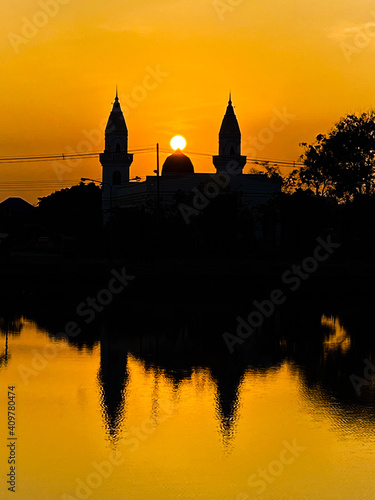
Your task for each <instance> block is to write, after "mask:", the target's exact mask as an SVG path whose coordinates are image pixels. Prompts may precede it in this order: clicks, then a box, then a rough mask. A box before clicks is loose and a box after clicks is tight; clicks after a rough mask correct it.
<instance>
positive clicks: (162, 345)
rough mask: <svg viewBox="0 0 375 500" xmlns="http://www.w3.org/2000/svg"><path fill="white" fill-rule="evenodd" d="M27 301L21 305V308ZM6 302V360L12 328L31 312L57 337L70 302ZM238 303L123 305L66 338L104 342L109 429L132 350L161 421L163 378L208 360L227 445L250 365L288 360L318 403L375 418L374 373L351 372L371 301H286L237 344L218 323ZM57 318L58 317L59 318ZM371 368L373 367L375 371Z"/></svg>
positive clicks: (366, 354)
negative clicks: (230, 343) (232, 345)
mask: <svg viewBox="0 0 375 500" xmlns="http://www.w3.org/2000/svg"><path fill="white" fill-rule="evenodd" d="M21 309H22V310H21ZM21 309H20V308H19V306H18V308H17V311H15V310H14V311H12V310H11V309H9V308H8V312H7V314H6V315H3V316H1V318H0V328H1V332H2V335H3V338H4V344H3V345H2V352H1V354H0V368H1V367H4V366H5V365H6V363H7V360H8V359H9V356H10V352H11V338H12V336H13V335H20V334H21V335H22V317H27V318H28V319H31V320H33V321H34V322H35V323H36V325H37V326H38V328H40V329H42V330H43V331H45V332H48V334H49V335H50V336H51V337H54V338H56V337H59V334H58V333H57V332H59V331H62V325H63V323H64V322H65V321H66V319H69V318H71V317H72V316H71V314H72V311H71V310H70V309H69V306H67V307H66V309H65V310H64V311H63V313H62V309H61V305H59V306H58V310H59V311H60V312H59V314H56V310H54V307H53V306H52V305H49V307H48V308H46V307H45V306H43V307H41V308H40V307H39V306H38V305H36V304H35V303H34V304H33V305H32V308H30V305H28V304H24V305H23V306H22V308H21ZM236 314H238V311H236V312H234V311H233V310H231V309H230V308H221V309H218V308H215V307H207V308H203V309H202V308H196V309H194V308H193V306H190V307H189V308H186V309H181V308H175V309H173V308H170V309H168V308H165V309H163V310H161V309H160V308H155V309H148V310H147V311H145V310H144V308H142V307H139V308H137V307H129V308H128V309H127V310H126V314H125V310H124V307H123V306H121V308H120V307H119V308H118V309H115V308H114V309H111V311H110V313H108V314H107V315H103V316H100V317H99V318H98V319H97V321H95V322H94V323H93V324H92V325H90V328H88V329H87V330H85V331H83V332H82V334H80V335H78V336H77V337H76V338H71V339H69V343H70V344H71V346H74V348H76V349H80V350H82V349H86V350H90V349H92V348H93V347H94V346H95V345H97V344H100V368H99V370H98V375H97V376H98V385H99V388H100V389H99V390H100V401H101V411H102V415H103V420H104V422H105V426H106V431H107V436H108V439H109V440H110V441H111V442H112V443H116V442H117V440H118V439H120V437H121V431H122V428H123V423H124V420H125V419H126V412H127V404H128V402H127V387H128V384H129V359H130V358H134V359H137V360H138V361H139V362H141V363H142V364H143V367H144V370H145V372H146V373H148V374H150V376H151V378H152V391H151V393H152V396H151V402H150V405H151V411H150V414H151V418H154V419H155V421H157V418H158V412H159V403H160V401H159V390H158V387H159V383H160V380H161V377H164V378H166V379H168V381H169V383H170V384H171V386H172V387H173V391H174V392H175V393H176V394H178V392H179V390H180V386H181V384H182V383H184V381H187V380H189V379H191V378H192V377H193V376H194V374H195V373H196V372H197V370H204V371H205V373H206V374H208V377H209V380H210V382H211V383H212V384H214V386H215V388H216V399H215V405H216V407H215V411H216V417H217V420H218V427H219V429H220V433H221V438H222V442H223V444H224V446H228V445H229V444H230V443H231V441H232V439H233V437H234V435H235V433H236V423H237V421H238V418H239V416H240V411H241V410H240V402H239V397H240V396H239V395H240V386H241V383H242V381H243V379H244V377H245V376H247V375H248V374H249V373H250V374H251V373H254V374H266V373H267V372H268V371H269V370H274V369H277V368H278V367H280V366H281V365H282V364H283V363H288V364H289V366H290V367H291V370H292V371H293V370H294V371H295V372H296V373H298V376H299V377H300V379H301V390H302V391H303V393H304V395H305V397H306V398H307V399H308V400H309V401H312V402H313V404H314V405H316V406H319V405H325V406H326V407H327V408H331V409H332V411H334V412H336V414H337V412H339V413H343V414H345V420H346V422H350V421H352V423H355V421H356V419H357V418H361V419H364V418H365V419H367V420H368V421H371V422H372V421H374V420H375V409H374V405H373V403H374V401H375V384H374V383H373V381H372V379H371V380H367V383H365V384H363V387H361V390H360V391H357V390H355V387H354V385H353V381H352V378H351V377H352V376H353V374H355V375H356V376H358V377H360V378H362V380H363V378H364V369H365V365H364V360H368V362H369V363H370V362H371V360H372V361H373V362H374V364H375V361H374V354H375V337H374V336H373V335H372V329H373V318H372V311H371V306H370V304H361V305H359V306H355V305H348V304H346V305H345V307H343V306H341V305H340V306H337V305H336V306H335V305H331V306H330V307H327V305H325V306H324V307H323V306H321V305H320V304H314V303H311V302H309V303H295V304H292V303H290V304H287V305H286V306H285V307H284V308H282V309H280V310H279V311H277V312H276V314H274V315H273V316H272V317H271V318H269V319H268V320H267V321H266V322H265V323H264V325H263V327H262V329H261V330H259V331H258V332H257V333H256V334H255V335H253V336H252V337H250V338H249V339H248V340H246V342H244V343H243V344H242V345H240V346H237V347H236V349H235V352H234V353H233V354H231V353H230V352H229V350H228V348H227V346H226V345H225V343H224V342H223V339H222V333H223V332H224V331H233V330H234V327H235V323H234V320H235V317H236ZM56 318H60V319H56ZM373 374H374V375H375V372H374V373H373Z"/></svg>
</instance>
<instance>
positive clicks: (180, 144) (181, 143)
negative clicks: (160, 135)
mask: <svg viewBox="0 0 375 500" xmlns="http://www.w3.org/2000/svg"><path fill="white" fill-rule="evenodd" d="M170 144H171V147H172V149H174V150H176V149H181V150H182V149H184V147H185V146H186V139H185V137H182V135H175V136H174V137H173V139H171V142H170Z"/></svg>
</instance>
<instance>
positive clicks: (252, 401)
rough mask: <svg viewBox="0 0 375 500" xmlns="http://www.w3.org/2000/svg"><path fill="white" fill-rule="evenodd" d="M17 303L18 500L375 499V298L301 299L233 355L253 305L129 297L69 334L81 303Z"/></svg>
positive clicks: (0, 368) (4, 469)
mask: <svg viewBox="0 0 375 500" xmlns="http://www.w3.org/2000/svg"><path fill="white" fill-rule="evenodd" d="M6 310H7V313H5V312H4V311H3V314H2V315H1V314H0V318H1V319H0V327H1V337H0V340H1V343H2V344H1V351H0V352H1V354H0V355H1V358H0V388H1V393H0V405H1V414H2V415H3V417H2V419H1V428H0V436H1V441H2V446H1V452H0V471H1V483H0V488H1V495H0V496H1V498H7V497H9V498H13V497H12V496H11V495H12V494H11V493H10V492H8V491H7V486H9V485H6V484H5V482H6V479H7V478H6V474H7V473H9V465H8V463H7V462H8V455H9V448H8V447H7V446H6V445H7V443H9V442H10V440H7V438H8V437H9V435H8V432H9V431H8V428H7V422H6V413H7V397H8V393H7V388H8V386H16V389H15V393H16V429H15V434H16V437H17V442H16V450H15V451H16V495H15V496H14V498H19V499H22V500H23V499H25V500H44V499H48V500H53V499H63V500H72V499H83V498H85V499H86V498H90V499H93V500H94V499H100V500H118V499H126V500H133V499H134V500H135V499H151V500H156V499H160V500H162V499H163V500H169V499H171V500H172V499H199V500H200V499H202V500H245V499H257V498H259V499H273V500H324V499H327V500H328V499H329V500H333V499H337V500H343V499H358V498H361V499H362V498H363V499H365V498H368V499H373V498H375V474H374V472H375V430H374V423H375V408H374V402H375V397H374V396H375V384H374V383H373V382H372V380H371V374H372V373H374V372H373V371H372V369H371V367H372V366H373V365H372V363H371V360H372V362H373V363H374V364H375V356H374V343H375V342H374V340H373V337H374V335H373V331H374V328H373V319H372V316H371V315H372V309H371V306H370V305H357V306H355V305H353V304H345V305H344V306H341V307H336V308H335V307H331V308H327V306H325V307H322V306H321V305H317V304H316V305H311V304H294V305H288V307H285V309H283V310H281V311H280V312H279V313H278V314H276V315H274V317H272V318H270V319H269V320H268V321H267V324H265V325H264V327H263V329H262V331H261V332H258V334H257V336H256V337H255V338H253V339H251V340H249V341H247V342H246V343H244V344H243V345H241V346H238V348H237V349H236V350H235V352H234V353H233V354H230V353H229V351H228V349H227V347H226V346H225V344H224V343H223V340H222V337H221V335H222V333H223V332H224V331H225V329H226V328H227V326H228V325H229V326H228V329H229V328H232V331H233V329H234V325H235V323H234V322H233V321H234V320H235V318H236V314H237V313H238V312H237V311H228V310H220V308H219V309H217V310H215V309H212V308H211V309H207V310H204V309H203V310H200V311H199V312H196V311H195V312H192V311H175V310H173V309H168V307H165V308H163V310H157V311H154V310H149V311H142V310H141V309H140V310H130V309H127V308H126V307H125V306H124V307H122V308H121V310H120V311H110V313H109V314H107V315H99V314H98V315H97V316H98V317H97V318H96V319H95V320H94V321H93V322H92V324H91V325H90V327H88V328H86V329H85V331H83V332H81V334H80V335H78V336H77V337H75V338H74V339H70V340H69V341H67V340H66V339H64V338H63V337H62V335H61V334H60V333H59V332H61V330H62V328H63V326H64V325H65V324H66V323H67V322H68V321H69V320H72V319H73V320H74V319H77V318H76V317H74V312H72V309H70V308H69V307H68V306H66V307H65V306H64V307H62V306H61V305H59V306H56V307H55V306H53V305H51V304H49V305H48V306H43V305H39V306H36V305H32V306H30V305H28V306H25V307H20V306H18V307H17V310H16V311H13V312H12V311H11V309H9V307H8V308H7V309H6ZM231 320H232V323H231ZM366 360H367V361H366ZM366 369H367V371H366ZM374 369H375V367H374ZM353 375H355V376H354V377H353ZM366 377H367V378H366Z"/></svg>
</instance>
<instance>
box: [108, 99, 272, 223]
mask: <svg viewBox="0 0 375 500" xmlns="http://www.w3.org/2000/svg"><path fill="white" fill-rule="evenodd" d="M132 162H133V155H132V154H131V153H129V152H128V128H127V126H126V122H125V118H124V115H123V112H122V110H121V105H120V101H119V98H118V95H117V92H116V97H115V100H114V103H113V107H112V111H111V113H110V115H109V119H108V123H107V126H106V129H105V150H104V152H103V153H101V154H100V163H101V164H102V186H103V191H102V210H103V218H104V221H106V220H108V218H109V214H110V212H111V210H112V209H115V208H126V207H140V206H142V205H146V204H149V203H150V202H154V203H161V204H163V205H172V204H173V203H175V202H176V193H177V192H180V193H181V192H182V193H192V192H194V190H196V189H197V188H198V186H204V187H206V194H207V196H208V197H210V196H211V197H212V196H215V193H217V192H219V191H220V192H222V191H223V189H224V188H225V190H226V192H239V193H241V198H242V202H243V203H244V204H245V205H247V207H248V208H250V209H253V208H255V207H257V206H259V205H263V204H265V203H267V202H268V201H269V200H270V198H271V197H272V196H273V195H274V194H275V193H278V192H280V190H281V183H280V182H278V181H277V180H274V179H269V178H268V177H267V176H266V175H264V174H245V173H244V172H243V169H244V166H245V165H246V156H243V155H241V131H240V127H239V124H238V121H237V117H236V115H235V112H234V108H233V105H232V99H231V96H229V102H228V105H227V109H226V112H225V115H224V118H223V121H222V124H221V127H220V132H219V154H218V155H216V156H213V165H214V167H215V171H213V172H209V173H196V172H195V171H194V165H193V163H192V161H191V159H190V158H189V157H188V156H187V155H185V154H184V153H183V152H182V151H181V150H180V149H177V150H176V151H175V152H174V153H172V154H171V155H170V156H168V157H167V159H166V160H165V162H164V164H163V166H162V169H161V175H158V173H157V175H148V176H147V177H146V180H145V181H143V182H131V181H130V166H131V164H132Z"/></svg>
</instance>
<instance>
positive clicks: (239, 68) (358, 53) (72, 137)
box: [0, 0, 375, 203]
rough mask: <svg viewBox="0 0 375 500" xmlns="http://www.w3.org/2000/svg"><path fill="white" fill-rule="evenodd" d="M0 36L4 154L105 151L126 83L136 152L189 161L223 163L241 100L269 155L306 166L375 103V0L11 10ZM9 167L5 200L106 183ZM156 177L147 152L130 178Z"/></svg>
mask: <svg viewBox="0 0 375 500" xmlns="http://www.w3.org/2000/svg"><path fill="white" fill-rule="evenodd" d="M43 9H44V10H43ZM0 33H1V37H0V50H1V58H0V69H1V79H0V81H1V93H0V103H1V111H2V112H1V120H0V127H1V134H0V156H2V157H3V156H15V155H33V154H40V153H67V152H71V151H85V152H86V151H88V150H91V151H100V150H102V149H103V147H104V134H103V125H104V122H105V121H106V120H107V118H108V115H109V112H110V110H111V103H112V102H113V98H114V94H115V86H116V84H118V86H119V97H120V102H121V104H122V107H123V110H124V111H125V115H126V121H127V125H128V128H129V148H130V150H132V149H136V148H139V147H150V146H153V145H155V144H156V142H159V143H160V146H161V147H162V148H169V140H170V139H171V137H173V135H176V134H181V135H183V136H185V137H186V139H187V141H188V145H187V148H186V153H187V154H189V152H200V153H210V154H216V153H217V141H218V132H219V128H220V123H221V120H222V117H223V114H224V112H225V108H226V104H227V99H228V92H229V89H231V90H232V96H233V103H234V106H235V109H236V114H237V117H238V120H239V124H240V128H241V132H242V149H243V151H242V153H243V154H246V155H248V156H251V157H257V158H275V159H287V160H297V159H298V157H299V155H300V153H301V148H300V147H299V143H300V142H304V141H307V142H312V141H313V140H314V137H315V136H316V135H317V134H318V133H324V132H326V131H327V130H328V129H329V128H330V127H331V126H332V125H333V124H334V123H335V122H336V121H337V120H338V119H339V118H340V117H341V116H343V115H345V114H346V113H349V112H357V111H364V110H367V109H369V108H370V107H372V106H373V104H374V102H375V95H374V87H375V66H374V64H373V59H374V51H375V6H374V3H373V1H372V0H371V1H370V0H361V1H360V2H358V0H356V1H355V0H331V1H330V2H326V1H322V0H315V1H314V2H313V1H311V0H289V1H283V0H269V1H267V2H264V1H261V0H242V1H241V0H204V1H202V0H199V1H198V0H173V1H168V0H166V1H161V2H155V0H153V1H151V0H137V2H135V1H134V0H128V1H127V2H124V1H123V0H121V1H120V0H106V1H105V2H104V1H102V0H100V1H99V0H90V2H88V1H84V0H37V1H34V0H12V2H6V3H4V4H3V5H2V15H1V19H0ZM155 72H156V77H155V76H148V75H155ZM280 114H281V115H282V116H283V117H284V123H283V122H282V121H280V118H278V115H280ZM164 157H165V155H164V156H163V157H162V159H163V158H164ZM192 160H193V163H194V165H195V168H196V171H214V167H213V165H212V162H211V161H210V160H209V159H204V158H199V157H194V156H193V155H192ZM0 167H1V169H0V183H1V184H0V201H1V200H2V199H4V198H6V197H8V196H17V195H18V196H23V197H24V198H25V199H27V200H28V201H30V202H32V203H35V202H36V201H37V198H38V196H43V195H46V194H48V193H49V192H51V191H52V190H54V189H59V188H62V187H65V186H69V185H72V184H75V183H76V182H77V181H78V179H79V178H80V177H94V178H97V179H98V178H99V179H100V178H101V167H100V164H99V161H98V160H96V159H91V160H81V161H76V162H75V163H74V164H68V163H67V162H65V164H64V163H62V162H60V163H59V164H54V165H53V164H51V163H49V162H43V163H19V164H12V165H9V164H4V163H2V164H0ZM154 168H155V158H154V156H152V155H135V157H134V162H133V165H132V169H131V176H132V177H134V176H136V175H139V176H142V177H144V176H145V175H147V174H149V175H151V174H152V172H153V170H154Z"/></svg>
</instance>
